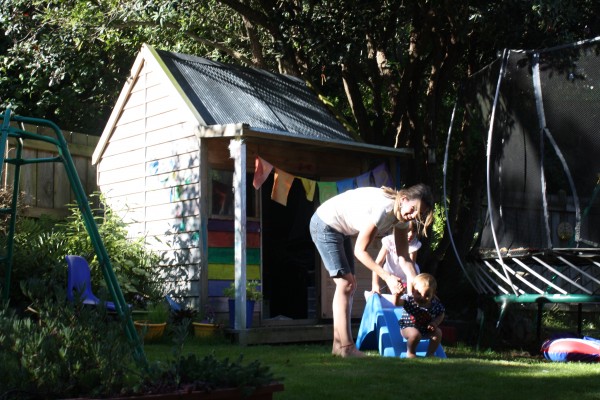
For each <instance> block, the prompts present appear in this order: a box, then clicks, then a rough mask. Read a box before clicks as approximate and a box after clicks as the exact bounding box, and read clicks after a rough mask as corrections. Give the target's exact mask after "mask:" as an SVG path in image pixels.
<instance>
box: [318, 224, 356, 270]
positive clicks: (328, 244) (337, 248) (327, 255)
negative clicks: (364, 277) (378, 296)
mask: <svg viewBox="0 0 600 400" xmlns="http://www.w3.org/2000/svg"><path fill="white" fill-rule="evenodd" d="M310 236H311V237H312V240H313V242H315V246H316V247H317V250H318V251H319V254H320V255H321V259H322V260H323V265H324V266H325V269H326V270H327V272H329V276H331V277H333V278H335V277H338V276H342V275H346V274H354V249H353V247H352V241H351V240H350V237H349V236H346V235H344V234H342V233H340V232H338V231H336V230H335V229H333V228H332V227H330V226H329V225H327V224H326V223H325V222H323V220H321V218H319V216H318V215H317V213H315V214H313V216H312V218H311V219H310Z"/></svg>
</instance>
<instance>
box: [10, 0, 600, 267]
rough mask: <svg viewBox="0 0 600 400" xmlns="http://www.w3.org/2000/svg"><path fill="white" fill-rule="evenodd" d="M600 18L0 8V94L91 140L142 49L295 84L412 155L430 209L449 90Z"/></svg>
mask: <svg viewBox="0 0 600 400" xmlns="http://www.w3.org/2000/svg"><path fill="white" fill-rule="evenodd" d="M599 11H600V5H598V4H597V2H593V1H591V0H576V1H571V2H556V1H552V2H551V1H546V0H536V1H533V2H523V1H519V0H507V1H497V2H489V1H483V0H473V1H463V0H460V1H459V0H408V1H407V0H402V1H401V0H381V1H378V2H373V1H366V0H356V1H353V2H350V1H344V0H329V1H314V0H290V1H280V0H278V1H276V0H179V1H167V0H125V1H116V0H95V1H90V0H53V1H41V0H29V1H25V0H13V1H3V2H2V7H1V9H0V17H1V19H0V21H1V24H2V29H3V31H4V37H3V40H2V43H1V44H0V45H1V46H2V48H1V49H0V51H1V52H2V54H3V58H2V61H1V62H0V68H2V77H1V78H0V89H1V90H0V93H3V94H4V97H3V98H2V102H3V103H4V104H6V103H7V102H11V103H13V104H16V105H17V106H18V108H19V111H22V112H27V114H34V115H37V116H40V117H48V118H50V119H53V120H58V122H59V124H60V125H61V126H67V127H69V128H70V129H86V130H89V131H95V132H96V133H99V129H101V127H103V126H104V121H105V120H106V118H107V116H108V113H109V112H110V109H111V107H112V105H113V104H114V101H115V98H116V96H117V94H118V91H119V89H120V87H121V86H122V83H123V81H124V80H125V79H126V72H127V69H126V68H128V67H129V66H130V65H131V63H132V60H133V57H134V55H135V53H136V52H137V51H138V50H139V48H140V45H141V43H143V42H148V43H150V44H152V45H154V46H156V47H159V48H162V49H166V50H171V51H178V52H184V53H191V54H196V55H200V56H205V57H208V58H212V59H216V60H220V61H225V62H232V63H241V64H245V65H250V66H255V67H260V68H263V69H268V70H274V71H275V70H276V71H279V72H282V73H287V74H292V75H295V76H298V77H301V78H303V79H305V80H306V81H307V83H308V84H309V85H310V86H311V87H312V88H313V89H314V90H315V91H316V92H317V93H318V94H319V95H320V96H321V97H322V99H323V100H324V102H326V103H327V104H330V105H331V106H332V109H333V110H334V111H335V112H336V113H337V114H338V116H339V117H340V119H342V120H344V121H345V122H346V125H347V126H348V127H349V128H350V129H352V130H353V131H354V132H355V133H356V135H357V137H359V138H360V139H361V140H364V141H365V142H368V143H373V144H380V145H388V146H396V147H407V146H408V147H412V148H414V150H415V159H414V168H413V169H412V170H411V171H410V172H409V174H408V175H406V176H404V177H403V181H404V182H405V183H407V184H411V183H414V182H418V181H421V182H425V183H428V184H430V185H431V186H432V187H433V188H434V192H436V194H437V197H438V198H440V196H441V195H442V193H441V190H440V178H441V165H440V164H441V160H442V157H443V154H444V147H445V138H446V131H447V128H448V123H449V120H450V112H451V109H452V106H453V103H454V99H455V97H456V94H457V91H458V89H459V86H460V82H461V81H462V80H463V79H465V78H467V77H468V76H469V75H470V74H472V73H474V72H475V71H477V70H478V69H480V68H481V67H483V66H484V65H486V64H487V63H489V62H490V61H492V60H493V59H494V58H495V57H496V56H497V52H498V51H500V50H502V49H503V48H541V47H546V46H552V45H557V44H561V43H564V42H566V41H573V40H578V39H583V38H588V37H592V36H594V35H597V34H598V27H600V23H599V22H600V21H599V20H598V19H599V17H598V16H599V15H600V12H599ZM458 111H459V113H458V120H459V121H460V124H459V125H460V129H459V130H460V132H459V134H458V135H457V138H458V142H457V143H453V145H452V149H453V152H452V160H451V161H452V165H453V166H454V167H455V168H453V169H452V171H453V173H454V174H456V175H455V176H454V177H453V181H452V182H453V186H451V190H450V192H449V193H448V194H447V196H448V198H449V200H450V210H449V216H450V218H451V220H452V222H453V225H454V226H457V228H456V229H457V230H458V231H457V237H459V238H461V239H462V241H463V243H462V244H461V245H460V248H461V249H463V250H464V249H468V247H469V244H470V241H471V239H472V237H473V227H474V221H475V220H476V218H477V214H478V204H479V196H480V193H481V184H482V180H481V179H482V175H481V172H482V168H480V167H477V163H478V162H482V161H481V158H482V156H483V155H482V153H481V141H480V140H479V139H478V135H472V134H470V131H471V130H472V129H473V128H472V127H471V126H470V125H469V121H468V120H467V119H466V118H465V117H464V116H463V115H464V114H462V111H461V110H458ZM90 121H91V122H90ZM478 140H479V141H478ZM459 222H460V224H459ZM448 243H449V241H448V237H447V232H446V234H445V235H444V237H443V238H441V240H440V243H439V245H438V246H437V247H436V249H435V253H434V254H429V255H427V254H424V255H423V256H420V258H421V260H422V261H421V263H422V266H423V267H424V269H426V270H430V271H435V270H436V265H437V263H438V262H439V261H440V260H442V259H444V255H445V254H446V249H447V247H448ZM425 247H427V246H425ZM424 256H425V257H424Z"/></svg>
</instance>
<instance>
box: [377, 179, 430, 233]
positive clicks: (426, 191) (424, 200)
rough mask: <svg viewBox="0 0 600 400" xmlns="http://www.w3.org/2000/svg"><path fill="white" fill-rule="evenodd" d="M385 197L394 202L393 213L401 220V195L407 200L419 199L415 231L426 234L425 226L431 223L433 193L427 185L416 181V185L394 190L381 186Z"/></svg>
mask: <svg viewBox="0 0 600 400" xmlns="http://www.w3.org/2000/svg"><path fill="white" fill-rule="evenodd" d="M382 189H383V192H384V194H385V196H386V197H389V198H392V199H394V200H395V202H394V215H395V216H396V218H397V219H398V220H399V221H401V220H402V219H401V216H400V215H399V213H400V207H402V197H406V198H407V199H408V200H420V205H419V209H418V210H417V218H416V222H417V225H418V227H417V233H418V234H420V233H421V232H422V233H423V235H425V236H427V228H428V227H429V225H431V224H432V223H433V194H432V193H431V189H430V188H429V186H427V185H425V184H423V183H418V184H416V185H413V186H410V187H407V188H402V189H400V190H395V189H392V188H389V187H386V186H383V187H382Z"/></svg>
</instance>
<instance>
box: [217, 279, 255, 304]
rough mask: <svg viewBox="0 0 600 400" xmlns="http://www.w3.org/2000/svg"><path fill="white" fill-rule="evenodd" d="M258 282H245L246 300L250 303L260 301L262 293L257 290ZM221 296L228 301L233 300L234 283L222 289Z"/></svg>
mask: <svg viewBox="0 0 600 400" xmlns="http://www.w3.org/2000/svg"><path fill="white" fill-rule="evenodd" d="M258 286H259V282H258V281H246V299H247V300H252V301H258V300H260V299H262V292H261V291H260V290H259V288H258ZM223 295H224V296H227V297H229V298H230V299H235V282H231V284H230V285H229V286H228V287H226V288H225V289H223Z"/></svg>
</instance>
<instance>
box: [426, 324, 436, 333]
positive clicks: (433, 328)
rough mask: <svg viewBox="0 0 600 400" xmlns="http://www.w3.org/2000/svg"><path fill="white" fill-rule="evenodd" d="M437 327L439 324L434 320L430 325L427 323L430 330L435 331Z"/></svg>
mask: <svg viewBox="0 0 600 400" xmlns="http://www.w3.org/2000/svg"><path fill="white" fill-rule="evenodd" d="M437 328H438V327H437V325H436V324H435V323H433V322H431V323H430V324H429V325H427V330H428V331H429V332H435V331H436V329H437Z"/></svg>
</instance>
